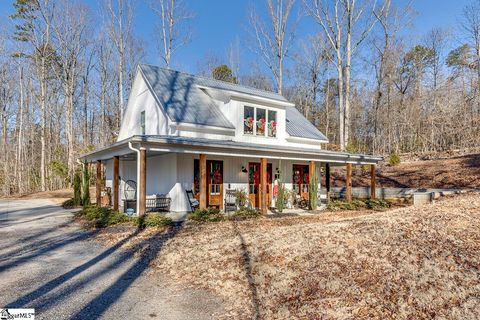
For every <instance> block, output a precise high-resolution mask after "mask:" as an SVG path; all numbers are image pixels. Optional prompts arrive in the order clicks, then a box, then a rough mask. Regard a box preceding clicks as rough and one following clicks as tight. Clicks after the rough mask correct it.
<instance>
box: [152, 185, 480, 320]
mask: <svg viewBox="0 0 480 320" xmlns="http://www.w3.org/2000/svg"><path fill="white" fill-rule="evenodd" d="M479 208H480V196H479V195H477V194H475V195H474V194H471V195H464V196H461V197H457V198H454V199H445V200H443V201H441V202H438V203H436V204H434V205H431V206H425V207H421V208H413V207H410V208H402V209H395V210H392V211H388V212H382V213H372V212H363V213H362V215H360V216H358V215H356V214H355V213H351V212H349V213H326V214H322V215H317V216H310V217H297V218H284V219H260V220H257V221H246V222H221V223H211V224H191V223H188V224H187V225H186V226H185V227H184V228H183V229H182V230H181V231H180V232H179V233H177V234H176V235H175V237H173V238H172V239H170V240H168V242H167V243H166V245H165V246H164V247H163V249H162V250H161V251H160V253H158V255H157V257H156V259H155V260H154V265H155V267H156V268H157V270H158V271H159V272H162V273H164V274H166V275H168V276H170V277H171V279H172V281H175V282H177V283H181V284H183V285H188V286H194V287H202V288H207V289H209V290H211V291H213V292H215V293H216V294H218V295H220V296H222V297H223V298H224V300H225V308H226V312H227V313H226V314H225V315H224V316H223V317H224V318H237V319H251V318H252V317H254V315H255V314H256V313H257V314H258V315H259V318H261V319H392V318H395V319H430V318H437V319H478V318H480V308H479V306H480V271H479V267H480V254H479V252H480V209H479Z"/></svg>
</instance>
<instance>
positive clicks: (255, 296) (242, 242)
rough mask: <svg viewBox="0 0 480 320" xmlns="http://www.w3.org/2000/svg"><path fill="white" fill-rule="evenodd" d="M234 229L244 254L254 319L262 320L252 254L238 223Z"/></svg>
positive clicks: (244, 265)
mask: <svg viewBox="0 0 480 320" xmlns="http://www.w3.org/2000/svg"><path fill="white" fill-rule="evenodd" d="M233 228H234V230H235V234H236V236H238V238H239V239H240V249H241V253H242V260H243V269H244V271H245V275H246V277H247V281H248V288H249V290H250V296H251V301H252V305H253V308H254V312H255V313H254V315H253V317H252V318H253V319H256V320H257V319H260V301H259V298H258V290H257V286H256V285H255V279H254V277H253V274H252V260H251V258H250V252H249V251H248V247H247V244H246V242H245V239H244V238H243V235H242V234H241V232H240V231H239V230H238V226H237V222H233Z"/></svg>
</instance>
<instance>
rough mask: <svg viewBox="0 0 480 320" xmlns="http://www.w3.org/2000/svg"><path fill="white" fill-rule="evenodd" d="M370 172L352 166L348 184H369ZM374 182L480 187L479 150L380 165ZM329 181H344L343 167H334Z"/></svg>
mask: <svg viewBox="0 0 480 320" xmlns="http://www.w3.org/2000/svg"><path fill="white" fill-rule="evenodd" d="M369 184H370V172H362V170H361V169H357V170H354V174H353V180H352V185H353V186H354V187H363V186H365V187H366V186H369ZM377 184H378V185H377V186H380V187H395V188H480V154H471V155H464V156H457V157H452V158H446V159H437V160H420V161H408V162H402V163H401V164H400V165H398V166H395V167H391V166H388V165H380V166H379V167H378V170H377ZM332 185H334V186H337V187H343V186H344V185H345V170H344V169H343V168H342V169H339V168H336V169H334V171H333V173H332Z"/></svg>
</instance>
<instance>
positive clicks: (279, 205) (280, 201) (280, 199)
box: [275, 180, 285, 213]
mask: <svg viewBox="0 0 480 320" xmlns="http://www.w3.org/2000/svg"><path fill="white" fill-rule="evenodd" d="M284 207H285V185H284V184H283V183H282V181H281V180H280V181H278V193H277V199H276V200H275V208H276V209H277V211H278V212H280V213H282V211H283V208H284Z"/></svg>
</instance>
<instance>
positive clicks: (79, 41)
mask: <svg viewBox="0 0 480 320" xmlns="http://www.w3.org/2000/svg"><path fill="white" fill-rule="evenodd" d="M59 9H61V11H62V15H60V16H59V17H58V19H57V20H56V22H55V24H54V25H53V27H54V31H55V32H54V40H55V43H54V44H55V47H56V51H57V63H58V66H57V68H54V70H56V72H57V76H58V78H59V79H60V81H61V83H62V87H63V91H64V97H65V99H64V100H65V110H66V112H65V133H66V137H67V154H68V157H67V158H68V162H67V164H68V173H69V176H70V178H71V180H70V181H73V173H74V168H75V150H74V148H75V135H74V127H73V116H74V111H75V110H74V109H75V92H76V90H77V87H78V85H79V81H80V77H81V75H82V74H81V73H82V70H81V69H80V68H81V67H82V66H81V65H80V63H81V59H82V55H83V54H84V52H85V50H86V49H87V45H88V43H87V37H88V30H87V26H88V25H89V22H88V20H87V15H88V11H87V8H86V7H84V6H82V5H79V4H74V3H71V2H67V1H66V2H63V3H62V7H60V8H59Z"/></svg>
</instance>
